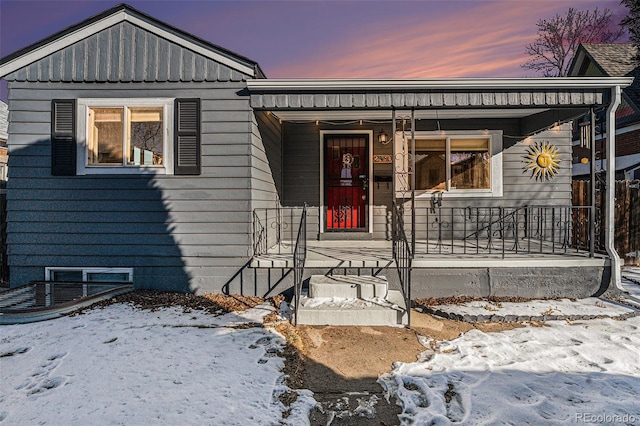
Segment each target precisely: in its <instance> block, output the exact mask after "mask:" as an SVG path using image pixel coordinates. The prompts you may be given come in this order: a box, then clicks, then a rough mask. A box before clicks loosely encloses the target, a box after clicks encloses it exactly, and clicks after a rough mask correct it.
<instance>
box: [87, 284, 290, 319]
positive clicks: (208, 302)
mask: <svg viewBox="0 0 640 426" xmlns="http://www.w3.org/2000/svg"><path fill="white" fill-rule="evenodd" d="M264 301H265V299H263V298H261V297H255V296H240V295H237V294H233V295H225V294H204V295H195V294H189V293H178V292H170V291H155V290H136V291H132V292H130V293H125V294H121V295H119V296H116V297H112V298H111V299H107V300H103V301H102V302H98V303H95V304H93V305H91V306H89V307H88V308H85V309H81V310H79V311H76V312H75V313H76V314H78V313H82V312H84V311H85V310H88V309H93V308H97V307H104V306H109V305H113V304H114V303H129V304H132V305H134V306H135V307H137V308H140V309H150V310H152V311H155V310H158V309H161V308H168V307H171V306H180V307H182V309H183V311H184V312H190V311H191V310H203V311H206V312H207V313H210V314H214V315H220V314H225V313H228V312H241V311H246V310H247V309H250V308H253V307H255V306H258V305H261V304H262V303H264ZM273 303H275V302H273ZM274 306H277V305H274Z"/></svg>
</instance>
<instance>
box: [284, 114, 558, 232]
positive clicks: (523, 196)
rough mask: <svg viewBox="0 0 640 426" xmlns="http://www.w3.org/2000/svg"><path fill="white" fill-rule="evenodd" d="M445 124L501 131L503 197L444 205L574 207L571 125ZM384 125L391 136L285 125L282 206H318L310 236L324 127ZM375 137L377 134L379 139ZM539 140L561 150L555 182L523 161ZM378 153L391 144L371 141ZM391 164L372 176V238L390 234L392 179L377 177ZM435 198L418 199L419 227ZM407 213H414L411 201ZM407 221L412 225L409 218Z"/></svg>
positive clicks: (316, 226) (422, 126)
mask: <svg viewBox="0 0 640 426" xmlns="http://www.w3.org/2000/svg"><path fill="white" fill-rule="evenodd" d="M440 125H441V128H443V129H447V130H470V131H472V130H476V131H477V130H482V129H488V130H501V131H502V132H503V137H502V185H503V194H502V196H501V197H465V198H455V197H445V198H444V199H443V201H442V206H443V207H467V206H474V207H488V206H493V207H512V206H516V207H518V206H523V205H534V204H536V205H556V206H569V205H571V126H570V124H565V125H561V126H559V127H557V128H555V129H550V130H545V131H542V132H539V133H537V134H534V135H532V136H530V137H528V138H526V137H524V136H519V135H521V121H520V120H519V119H473V120H472V119H467V120H441V122H440ZM437 126H438V125H437V123H436V122H434V121H432V120H419V121H417V122H416V131H433V130H436V129H437V128H438V127H437ZM380 127H382V128H383V129H384V130H385V132H386V133H387V134H391V126H390V124H385V125H383V126H375V127H367V126H359V125H350V126H344V127H340V126H326V125H320V126H316V125H314V124H313V123H309V124H298V123H285V124H284V129H283V131H284V144H283V152H284V154H283V157H284V164H283V194H284V196H283V197H282V200H283V205H285V206H289V207H293V206H301V205H302V204H303V203H305V202H306V203H308V204H309V205H310V206H313V207H314V208H313V209H312V210H310V211H309V215H310V217H309V226H308V235H309V237H310V238H315V237H317V234H318V233H319V231H320V226H321V224H320V223H319V220H318V219H319V214H318V206H319V203H320V167H321V164H320V152H319V150H320V145H319V144H320V130H331V131H339V130H363V131H367V130H374V135H377V133H378V132H379V131H380ZM374 139H375V138H374ZM536 141H548V142H550V143H551V144H552V145H555V146H556V147H557V148H558V150H559V153H560V158H561V160H562V161H561V163H560V167H559V171H558V174H557V175H556V176H555V177H554V178H553V179H551V180H548V181H541V180H536V179H533V178H532V177H531V173H530V172H529V173H525V172H524V169H525V166H526V164H525V163H524V162H523V159H524V157H525V155H526V153H527V147H528V146H529V145H531V144H533V143H535V142H536ZM371 143H372V144H373V153H374V155H375V154H391V153H392V149H393V148H392V144H391V143H389V144H388V145H380V144H379V143H377V141H375V140H374V141H372V142H371ZM391 173H392V166H391V165H390V164H374V165H373V176H371V177H370V184H371V185H373V206H372V208H373V221H374V223H373V225H374V226H373V238H374V239H389V238H390V223H389V221H390V211H391V201H392V194H393V193H392V189H391V182H389V183H385V182H375V176H390V175H391ZM430 204H431V198H430V196H428V195H427V196H423V197H420V196H418V197H417V198H416V212H417V220H416V224H417V227H422V226H423V225H420V220H421V219H420V218H421V217H422V221H424V220H425V217H426V210H427V209H428V208H429V207H430ZM406 211H407V212H410V208H409V205H407V210H406ZM406 223H407V224H409V223H410V219H409V216H407V220H406Z"/></svg>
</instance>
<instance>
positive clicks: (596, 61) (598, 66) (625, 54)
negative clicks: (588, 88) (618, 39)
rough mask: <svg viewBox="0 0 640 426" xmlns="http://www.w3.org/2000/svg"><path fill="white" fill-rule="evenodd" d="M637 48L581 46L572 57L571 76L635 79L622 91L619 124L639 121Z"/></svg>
mask: <svg viewBox="0 0 640 426" xmlns="http://www.w3.org/2000/svg"><path fill="white" fill-rule="evenodd" d="M636 52H637V48H636V47H635V46H634V45H633V44H631V43H619V44H618V43H599V44H597V43H582V44H580V46H578V49H577V50H576V54H575V56H574V57H573V61H572V63H571V67H570V68H569V73H568V75H569V76H571V77H576V76H588V77H592V76H606V77H634V82H633V84H631V86H629V87H627V88H625V89H623V101H622V104H621V105H620V107H619V109H618V111H617V113H616V118H617V120H618V121H619V122H620V124H627V123H631V122H636V121H638V120H640V66H638V64H636V63H635V61H634V57H635V54H636Z"/></svg>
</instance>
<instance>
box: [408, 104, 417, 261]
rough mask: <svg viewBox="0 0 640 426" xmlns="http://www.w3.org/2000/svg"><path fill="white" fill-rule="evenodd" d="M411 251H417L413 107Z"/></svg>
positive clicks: (413, 112)
mask: <svg viewBox="0 0 640 426" xmlns="http://www.w3.org/2000/svg"><path fill="white" fill-rule="evenodd" d="M410 164H411V171H410V172H409V173H411V253H413V254H414V255H415V252H416V111H415V109H414V108H411V163H410Z"/></svg>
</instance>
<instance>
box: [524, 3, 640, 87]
mask: <svg viewBox="0 0 640 426" xmlns="http://www.w3.org/2000/svg"><path fill="white" fill-rule="evenodd" d="M622 1H630V2H635V3H637V2H638V0H622ZM610 26H611V11H610V10H609V9H604V10H600V9H598V8H596V9H594V10H592V11H591V10H585V11H578V10H576V9H574V8H572V7H570V8H569V10H568V11H567V13H566V14H564V15H559V14H556V15H555V16H554V17H553V18H551V19H549V20H547V19H540V20H538V22H537V23H536V27H537V28H538V30H537V31H538V36H537V38H536V40H535V41H534V42H533V43H531V44H528V45H527V46H526V47H525V51H526V53H527V55H529V56H530V57H531V58H530V59H529V60H528V61H526V62H525V63H524V64H522V67H523V68H527V69H531V70H534V71H536V72H539V73H542V75H544V76H545V77H559V76H566V75H567V72H568V71H569V66H570V65H571V58H572V57H573V55H574V53H575V51H576V49H577V48H578V45H579V44H580V43H612V42H614V41H616V40H617V39H618V38H620V36H622V34H623V29H621V28H620V29H618V30H612V29H610Z"/></svg>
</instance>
